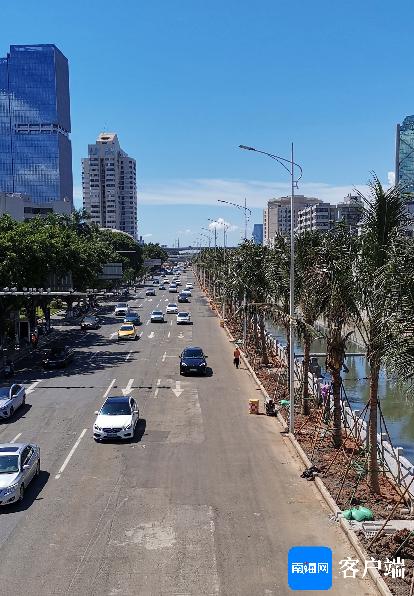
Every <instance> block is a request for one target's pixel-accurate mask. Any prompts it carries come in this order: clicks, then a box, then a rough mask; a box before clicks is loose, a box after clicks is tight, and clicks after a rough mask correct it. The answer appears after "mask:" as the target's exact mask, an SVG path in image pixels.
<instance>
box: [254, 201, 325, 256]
mask: <svg viewBox="0 0 414 596" xmlns="http://www.w3.org/2000/svg"><path fill="white" fill-rule="evenodd" d="M321 202H322V201H321V200H320V199H317V198H315V197H305V196H304V195H295V198H294V206H293V225H294V227H296V226H297V225H298V213H299V211H301V210H302V209H305V207H308V206H309V205H317V204H318V203H321ZM278 234H281V235H282V236H288V235H289V234H290V197H280V198H279V199H270V201H268V202H267V208H266V209H264V211H263V244H264V245H265V246H272V245H273V240H274V238H275V236H276V235H278Z"/></svg>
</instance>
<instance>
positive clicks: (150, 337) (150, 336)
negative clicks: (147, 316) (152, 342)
mask: <svg viewBox="0 0 414 596" xmlns="http://www.w3.org/2000/svg"><path fill="white" fill-rule="evenodd" d="M154 335H155V333H154V332H153V331H151V333H150V334H149V336H148V339H152V338H153V337H154Z"/></svg>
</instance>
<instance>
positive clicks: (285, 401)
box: [280, 399, 290, 406]
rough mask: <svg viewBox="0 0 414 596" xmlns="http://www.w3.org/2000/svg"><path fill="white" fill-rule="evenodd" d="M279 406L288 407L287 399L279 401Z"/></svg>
mask: <svg viewBox="0 0 414 596" xmlns="http://www.w3.org/2000/svg"><path fill="white" fill-rule="evenodd" d="M280 405H281V406H289V405H290V401H289V400H288V399H281V400H280Z"/></svg>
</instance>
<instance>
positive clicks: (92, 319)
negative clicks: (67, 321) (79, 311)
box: [83, 317, 95, 323]
mask: <svg viewBox="0 0 414 596" xmlns="http://www.w3.org/2000/svg"><path fill="white" fill-rule="evenodd" d="M83 322H84V323H94V322H95V318H94V317H85V318H84V319H83Z"/></svg>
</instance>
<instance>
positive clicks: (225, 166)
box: [0, 0, 414, 244]
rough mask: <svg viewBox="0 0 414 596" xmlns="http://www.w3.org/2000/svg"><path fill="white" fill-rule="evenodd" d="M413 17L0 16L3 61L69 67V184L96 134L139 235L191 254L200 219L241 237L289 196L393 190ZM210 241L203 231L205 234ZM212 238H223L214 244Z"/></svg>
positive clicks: (43, 1) (251, 13)
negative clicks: (124, 158) (24, 53)
mask: <svg viewBox="0 0 414 596" xmlns="http://www.w3.org/2000/svg"><path fill="white" fill-rule="evenodd" d="M413 17H414V3H413V2H412V0H411V1H408V0H398V1H397V2H396V3H394V4H392V5H391V4H390V3H389V2H385V0H348V1H347V0H342V2H333V1H332V0H329V1H328V0H314V1H313V2H310V1H309V0H296V2H291V1H287V0H286V1H285V0H283V1H282V0H259V1H256V2H252V1H251V0H208V1H207V0H158V1H156V0H154V1H153V2H149V1H148V0H145V2H144V1H142V0H123V1H122V2H113V1H111V2H109V1H108V0H87V1H84V0H83V1H82V2H81V1H80V0H70V1H67V2H63V1H60V2H59V1H56V0H53V1H51V0H37V1H36V2H34V1H33V2H31V1H29V0H27V1H26V2H20V3H17V2H7V3H2V7H1V21H0V39H1V45H0V53H1V55H5V54H6V52H7V50H8V47H9V45H10V44H24V43H55V44H56V45H57V46H58V47H59V48H60V49H61V50H62V51H63V53H64V54H65V55H66V56H67V58H68V59H69V66H70V80H71V112H72V135H71V138H72V144H73V173H74V183H75V196H76V197H77V205H78V206H80V204H81V192H80V180H81V177H80V171H81V168H80V160H81V157H84V156H86V155H87V145H88V143H91V142H94V140H95V139H96V137H97V135H98V134H99V132H101V131H102V130H107V131H115V132H117V134H118V136H119V139H120V142H121V146H122V147H123V149H124V150H125V151H127V152H128V153H129V154H130V155H132V156H133V157H135V158H136V160H137V164H138V200H139V232H140V234H142V235H144V236H145V237H146V239H147V240H152V241H159V242H161V243H168V244H171V243H172V242H173V241H174V240H175V239H176V238H178V237H179V238H180V243H181V244H184V243H192V242H194V241H195V239H196V238H197V237H198V235H199V232H200V229H201V228H202V227H207V226H208V224H209V222H208V220H207V218H209V217H210V218H212V219H215V218H220V217H222V218H224V219H225V220H226V221H227V222H229V223H230V224H232V231H231V232H229V241H230V243H236V242H238V240H239V239H240V236H241V235H242V233H243V223H242V212H240V211H238V210H237V209H234V208H228V207H223V206H220V204H219V203H218V202H217V199H224V200H228V201H232V202H242V201H244V197H246V198H247V203H248V205H249V206H251V207H252V209H253V220H252V222H253V221H257V222H260V221H261V209H262V208H263V206H264V205H265V203H266V201H267V200H268V199H269V198H271V197H272V196H280V195H283V194H286V193H287V192H288V190H289V180H288V174H287V172H285V171H284V170H283V169H282V168H280V166H278V165H277V163H275V162H274V161H272V160H270V159H268V158H266V157H264V156H260V155H257V154H253V153H251V152H246V151H241V150H239V149H237V146H238V145H239V144H240V143H243V144H247V145H252V146H256V147H258V148H261V149H264V150H266V151H269V152H274V153H278V154H279V155H282V156H288V155H289V150H290V143H291V141H293V142H294V143H295V147H296V159H297V161H298V162H299V163H301V165H302V166H303V170H304V177H303V184H301V186H300V191H299V192H301V193H303V194H307V195H310V196H319V197H320V198H323V199H324V200H331V201H333V202H338V200H340V199H341V198H342V197H343V196H344V195H345V194H346V193H347V192H349V191H350V190H351V189H352V188H353V187H354V186H357V187H358V188H363V185H365V184H366V182H367V180H368V178H369V175H370V172H371V171H375V172H376V173H377V174H378V175H379V177H380V178H381V179H382V180H383V181H384V182H387V177H388V172H390V171H392V170H393V169H394V153H395V126H396V123H397V122H398V121H401V120H402V119H403V117H404V116H405V115H407V114H412V113H414V77H413V53H412V42H411V39H412V22H413ZM204 233H205V232H204ZM220 238H222V234H221V233H220Z"/></svg>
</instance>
